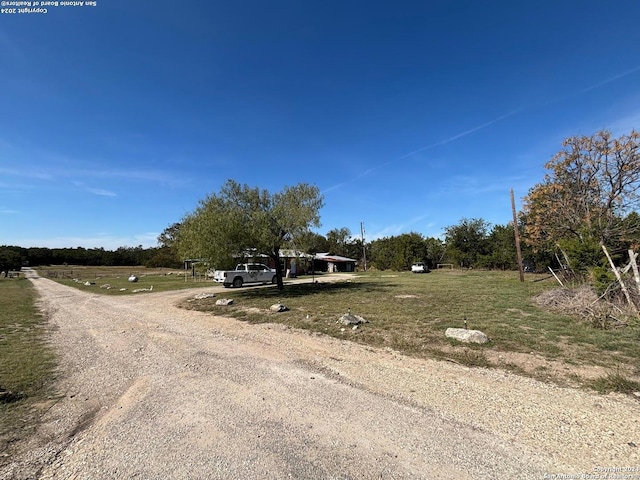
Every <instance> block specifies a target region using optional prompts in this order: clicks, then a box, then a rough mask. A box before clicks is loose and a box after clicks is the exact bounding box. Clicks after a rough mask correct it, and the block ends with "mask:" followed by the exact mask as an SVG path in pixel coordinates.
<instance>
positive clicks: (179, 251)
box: [0, 130, 640, 287]
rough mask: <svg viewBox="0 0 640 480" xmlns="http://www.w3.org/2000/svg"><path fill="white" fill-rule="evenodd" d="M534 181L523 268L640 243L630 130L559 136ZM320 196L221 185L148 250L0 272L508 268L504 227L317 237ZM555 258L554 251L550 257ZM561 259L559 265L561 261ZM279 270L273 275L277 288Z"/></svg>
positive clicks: (467, 224)
mask: <svg viewBox="0 0 640 480" xmlns="http://www.w3.org/2000/svg"><path fill="white" fill-rule="evenodd" d="M545 168H546V170H547V173H546V174H545V177H544V179H543V181H542V182H540V183H538V184H536V185H535V186H534V187H532V188H531V189H530V191H529V192H528V194H527V195H526V196H525V197H524V199H523V209H522V211H521V212H520V213H519V215H518V220H517V221H518V230H519V231H520V232H521V233H522V242H521V245H522V251H523V259H524V263H525V267H527V269H529V270H539V271H540V270H546V269H547V267H557V266H559V265H558V264H559V263H560V262H564V261H566V260H568V261H569V263H570V265H569V266H570V267H571V268H572V269H573V270H575V271H577V272H582V273H585V274H588V273H593V269H598V268H604V267H605V265H606V263H605V262H606V260H605V258H604V255H603V252H602V249H601V246H602V245H606V246H607V248H608V249H609V251H610V252H612V253H613V257H614V258H615V259H617V261H618V262H619V263H622V262H623V261H624V256H625V255H626V253H627V250H628V249H630V248H631V249H637V248H638V247H640V215H639V214H638V207H639V206H640V134H639V133H638V132H636V131H635V130H633V131H632V132H631V133H630V134H628V135H622V136H621V137H619V138H614V137H613V135H612V134H611V132H609V131H606V130H605V131H601V132H598V133H596V134H594V135H591V136H576V137H570V138H567V139H566V140H565V141H564V142H563V143H562V149H561V150H560V152H558V153H557V154H556V155H554V156H553V158H552V159H551V160H550V161H549V162H547V163H546V164H545ZM322 205H323V197H322V195H321V194H320V192H319V190H318V188H317V187H315V186H311V185H307V184H298V185H296V186H293V187H285V188H284V189H283V190H282V191H281V192H275V193H272V192H268V191H266V190H261V189H259V188H253V187H249V186H247V185H241V184H239V183H237V182H235V181H233V180H229V181H227V182H226V183H225V184H224V185H223V187H222V188H221V190H220V191H219V192H218V193H213V194H211V195H209V196H208V197H206V198H204V199H203V200H201V201H200V202H199V205H198V206H197V207H196V208H195V209H194V211H193V212H191V213H189V214H187V215H185V217H184V218H182V219H181V220H180V221H179V222H176V223H174V224H172V225H171V226H169V227H167V228H166V229H165V230H164V232H162V234H161V235H160V236H159V237H158V246H157V247H153V248H146V249H145V248H142V246H138V247H121V248H119V249H117V250H115V251H108V250H104V249H101V248H98V249H84V248H81V247H78V248H75V249H73V248H65V249H46V248H28V249H25V248H20V247H7V246H5V247H0V270H7V269H17V268H19V267H20V266H21V265H23V264H25V263H27V262H28V263H29V264H31V265H48V264H63V263H68V264H75V265H146V266H150V267H154V266H164V267H171V268H177V267H180V266H181V265H182V260H183V259H185V258H202V259H206V260H208V261H209V262H210V263H211V264H213V265H225V264H230V263H232V259H233V258H234V255H238V254H241V253H243V252H247V251H251V250H252V249H253V250H255V251H256V252H259V253H263V254H267V255H268V256H270V257H271V258H272V260H274V263H275V264H276V266H277V267H278V268H279V265H280V262H279V255H280V251H281V250H282V249H285V248H286V249H294V250H297V251H300V252H305V253H308V254H313V253H319V252H330V253H332V254H335V255H342V256H345V257H349V258H353V259H356V260H358V261H359V263H360V265H361V266H363V265H364V261H365V258H366V260H367V264H368V265H369V266H371V267H374V268H377V269H380V270H388V269H392V270H408V269H409V268H410V266H411V264H412V263H416V262H423V263H425V264H427V266H428V267H429V268H435V267H436V266H437V265H438V264H443V263H449V264H453V265H454V266H455V267H459V268H489V269H517V267H518V266H517V263H516V252H515V235H514V226H513V225H512V224H507V225H491V224H490V223H488V222H487V221H486V220H484V219H482V218H463V219H461V220H459V221H458V223H457V224H453V225H450V226H448V227H446V228H445V229H444V235H443V238H431V237H424V236H422V235H421V234H419V233H415V232H411V233H404V234H401V235H397V236H391V237H385V238H379V239H376V240H373V241H370V242H364V243H363V241H362V239H360V238H357V237H354V236H353V235H352V233H351V231H350V230H349V229H348V228H346V227H343V228H336V229H332V230H330V231H329V232H327V234H326V235H321V234H319V233H317V232H314V231H313V228H316V229H317V228H318V227H319V226H320V221H319V220H320V217H319V210H320V208H321V207H322ZM559 253H561V255H559ZM561 259H562V260H561ZM281 276H282V272H280V271H279V272H278V279H279V287H282V283H281Z"/></svg>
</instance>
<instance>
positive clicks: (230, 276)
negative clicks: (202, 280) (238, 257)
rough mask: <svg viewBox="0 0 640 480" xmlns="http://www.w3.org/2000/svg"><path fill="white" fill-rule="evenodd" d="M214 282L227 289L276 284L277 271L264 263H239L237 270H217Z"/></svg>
mask: <svg viewBox="0 0 640 480" xmlns="http://www.w3.org/2000/svg"><path fill="white" fill-rule="evenodd" d="M213 281H214V282H218V283H222V284H223V285H224V286H225V288H229V287H236V288H239V287H241V286H242V285H244V284H245V283H276V281H277V278H276V271H275V270H274V269H272V268H269V267H267V266H266V265H263V264H262V263H239V264H238V265H236V269H235V270H216V271H215V272H214V274H213Z"/></svg>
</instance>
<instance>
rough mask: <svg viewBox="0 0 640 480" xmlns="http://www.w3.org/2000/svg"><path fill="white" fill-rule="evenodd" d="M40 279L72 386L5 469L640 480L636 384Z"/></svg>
mask: <svg viewBox="0 0 640 480" xmlns="http://www.w3.org/2000/svg"><path fill="white" fill-rule="evenodd" d="M33 283H34V284H35V286H36V288H37V289H38V292H39V293H40V296H41V305H42V308H43V309H44V311H46V313H47V315H48V318H49V323H50V326H51V341H52V343H53V344H54V346H55V347H56V349H57V350H58V351H59V354H60V359H61V367H60V378H59V380H58V383H57V388H58V391H59V396H58V397H57V398H56V399H55V401H52V402H51V404H50V405H48V406H47V410H46V413H45V414H44V418H43V423H42V426H41V427H40V428H39V431H38V434H37V435H36V436H34V437H33V438H31V439H30V440H29V441H28V442H27V444H26V445H25V446H24V448H23V451H22V452H21V453H20V454H18V455H16V456H15V458H13V459H12V461H11V463H9V464H8V465H5V466H4V467H2V468H0V478H2V479H27V478H41V479H94V478H95V479H122V478H140V479H161V478H162V479H195V478H212V479H216V478H220V479H227V478H229V479H231V478H233V479H235V478H243V479H244V478H270V479H271V478H277V479H279V478H310V479H315V478H323V479H351V478H353V479H355V478H359V479H370V478H371V479H372V478H383V479H405V478H406V479H408V478H412V479H413V478H416V479H419V478H425V479H498V478H500V479H502V478H504V479H516V478H517V479H527V478H538V479H541V478H554V475H555V478H588V477H584V476H580V475H583V474H585V475H586V474H589V475H592V474H596V473H597V474H599V475H605V476H602V478H614V477H613V476H609V477H607V476H606V475H611V473H609V472H614V473H615V472H618V474H626V475H628V476H627V477H619V478H632V479H636V480H640V455H639V453H638V450H639V448H640V425H639V421H640V402H638V401H637V400H635V399H633V398H630V397H625V396H622V395H615V394H612V395H606V396H603V395H598V394H594V393H590V392H586V391H580V390H573V389H565V388H560V387H556V386H553V385H548V384H544V383H540V382H537V381H534V380H531V379H528V378H522V377H518V376H515V375H511V374H507V373H504V372H501V371H498V370H485V369H475V368H474V369H470V368H466V367H463V366H460V365H456V364H451V363H447V362H438V361H430V360H419V359H412V358H409V357H405V356H402V355H400V354H397V353H396V352H394V351H391V350H380V349H373V348H369V347H365V346H362V345H356V344H352V343H349V342H346V341H341V340H338V339H333V338H329V337H326V336H322V335H316V334H313V333H308V332H304V331H298V330H293V329H288V328H286V327H283V326H280V325H274V324H263V325H249V324H246V323H243V322H240V321H237V320H233V319H228V318H224V317H214V316H211V315H208V314H205V313H201V312H196V311H187V310H182V309H178V308H176V307H175V306H174V304H175V303H176V302H177V301H179V300H181V299H183V298H189V297H193V296H194V295H195V294H196V293H203V292H211V293H216V292H220V291H221V290H222V289H221V288H220V287H211V288H209V289H204V290H203V289H197V290H194V291H189V290H183V291H178V292H168V293H140V294H137V295H132V296H126V297H110V296H102V295H99V294H94V293H87V292H82V291H79V290H77V289H73V288H69V287H65V286H62V285H59V284H57V283H55V282H53V281H50V280H47V279H43V278H33ZM614 469H627V470H624V471H620V470H614ZM545 476H546V477H545ZM563 476H564V477H563Z"/></svg>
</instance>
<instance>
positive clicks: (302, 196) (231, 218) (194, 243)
mask: <svg viewBox="0 0 640 480" xmlns="http://www.w3.org/2000/svg"><path fill="white" fill-rule="evenodd" d="M322 205H323V198H322V195H321V194H320V191H319V189H318V188H317V187H315V186H311V185H308V184H306V183H300V184H298V185H296V186H293V187H285V188H284V189H283V190H282V191H281V192H278V193H270V192H269V191H267V190H261V189H260V188H252V187H249V186H248V185H240V184H239V183H237V182H235V181H233V180H228V181H227V182H226V183H225V184H224V185H223V186H222V188H221V189H220V192H219V193H217V194H211V195H209V196H208V197H207V198H205V199H204V200H201V201H200V203H199V205H198V207H197V208H196V209H195V211H194V212H192V213H190V214H188V215H187V216H185V218H184V219H183V220H182V222H181V224H182V226H181V227H180V231H179V234H178V242H177V245H178V251H179V252H180V254H181V255H182V256H183V257H184V258H188V257H191V258H202V259H205V260H207V261H209V262H210V263H211V264H212V265H220V263H223V262H225V261H228V259H229V258H230V257H232V256H233V255H242V254H243V253H245V252H246V251H249V250H251V251H256V252H259V253H263V254H266V255H268V256H269V257H270V258H271V259H272V260H273V261H274V264H275V267H276V276H277V282H278V288H279V289H281V290H282V289H283V288H284V285H283V282H282V276H283V275H282V274H283V272H282V266H281V265H280V249H281V248H282V247H283V246H285V245H287V244H288V243H291V242H293V243H295V240H296V239H297V238H300V237H302V236H303V235H304V234H305V233H307V232H308V231H309V228H310V227H311V226H314V227H319V226H320V216H319V211H320V208H322Z"/></svg>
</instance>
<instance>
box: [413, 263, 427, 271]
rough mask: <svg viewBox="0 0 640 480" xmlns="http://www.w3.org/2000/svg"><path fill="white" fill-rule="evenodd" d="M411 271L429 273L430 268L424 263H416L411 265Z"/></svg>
mask: <svg viewBox="0 0 640 480" xmlns="http://www.w3.org/2000/svg"><path fill="white" fill-rule="evenodd" d="M411 271H412V272H413V273H427V272H428V271H429V269H428V268H427V266H426V265H425V264H424V263H414V264H413V265H411Z"/></svg>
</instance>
